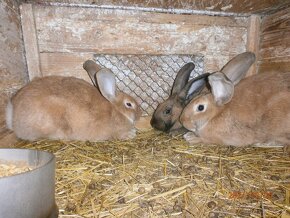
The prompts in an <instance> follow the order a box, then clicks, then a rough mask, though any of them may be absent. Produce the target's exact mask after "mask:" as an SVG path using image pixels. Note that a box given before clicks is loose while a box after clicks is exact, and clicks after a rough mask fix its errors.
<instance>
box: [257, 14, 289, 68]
mask: <svg viewBox="0 0 290 218" xmlns="http://www.w3.org/2000/svg"><path fill="white" fill-rule="evenodd" d="M260 43H261V46H260V59H259V61H260V67H259V72H264V71H275V70H276V71H290V8H286V9H284V10H282V11H279V12H277V13H275V14H272V15H269V16H266V17H264V18H263V20H262V24H261V42H260Z"/></svg>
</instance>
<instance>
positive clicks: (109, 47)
mask: <svg viewBox="0 0 290 218" xmlns="http://www.w3.org/2000/svg"><path fill="white" fill-rule="evenodd" d="M34 14H35V21H36V30H37V33H38V34H37V36H38V44H39V52H40V60H41V67H42V73H43V74H44V75H47V74H53V73H54V72H53V69H54V70H55V72H56V73H65V72H64V70H66V71H70V70H74V69H75V70H76V71H77V73H80V71H79V68H75V64H78V66H79V65H81V64H82V63H81V62H75V64H73V65H70V64H68V63H72V62H73V60H71V61H68V59H67V58H73V56H76V57H79V56H80V55H79V54H82V55H83V54H89V53H98V54H152V55H156V54H200V55H204V56H205V59H206V60H208V63H206V70H208V71H212V70H218V69H220V68H221V67H222V65H223V64H225V63H226V62H227V61H228V60H229V58H231V57H233V56H234V55H236V54H238V53H241V52H243V51H245V50H246V40H247V25H248V19H247V18H244V17H239V18H236V17H212V16H204V15H181V14H180V15H177V14H163V13H149V12H138V11H122V10H108V9H98V8H82V7H54V6H40V5H36V6H35V7H34ZM71 54H72V55H71ZM65 56H66V57H65ZM84 56H85V57H88V55H84ZM62 58H64V59H63V61H62ZM78 59H79V58H78ZM80 59H82V58H81V57H80ZM55 60H57V62H58V63H59V64H60V66H59V68H58V69H55V67H49V66H53V65H55V63H56V62H52V61H55ZM82 61H83V59H82ZM73 66H74V67H73Z"/></svg>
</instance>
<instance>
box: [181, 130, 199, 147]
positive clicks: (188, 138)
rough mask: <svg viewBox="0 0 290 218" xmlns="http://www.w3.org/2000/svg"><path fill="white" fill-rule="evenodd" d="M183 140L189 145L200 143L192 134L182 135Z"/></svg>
mask: <svg viewBox="0 0 290 218" xmlns="http://www.w3.org/2000/svg"><path fill="white" fill-rule="evenodd" d="M183 138H184V139H185V140H186V141H187V142H189V143H190V144H197V143H200V142H201V140H200V138H199V137H197V136H196V135H195V134H194V133H193V132H188V133H186V134H184V135H183Z"/></svg>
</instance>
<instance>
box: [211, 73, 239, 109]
mask: <svg viewBox="0 0 290 218" xmlns="http://www.w3.org/2000/svg"><path fill="white" fill-rule="evenodd" d="M208 82H209V84H210V86H211V92H212V95H213V97H214V101H215V103H216V105H218V106H221V105H224V104H226V103H228V102H229V101H230V100H231V99H232V97H233V94H234V84H233V83H232V81H230V80H229V79H228V78H227V77H226V76H225V75H224V74H223V73H221V72H216V73H213V74H211V75H210V76H209V77H208Z"/></svg>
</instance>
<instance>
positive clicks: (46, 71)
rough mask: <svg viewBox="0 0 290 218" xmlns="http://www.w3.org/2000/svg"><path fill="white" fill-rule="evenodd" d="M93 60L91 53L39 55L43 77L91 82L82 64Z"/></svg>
mask: <svg viewBox="0 0 290 218" xmlns="http://www.w3.org/2000/svg"><path fill="white" fill-rule="evenodd" d="M92 58H93V53H89V52H88V53H41V54H40V60H41V63H42V73H43V76H50V75H61V76H74V77H77V78H81V79H84V80H86V81H88V82H91V80H90V78H89V76H88V75H87V73H86V71H85V70H84V69H83V63H84V62H85V61H86V60H88V59H92Z"/></svg>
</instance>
